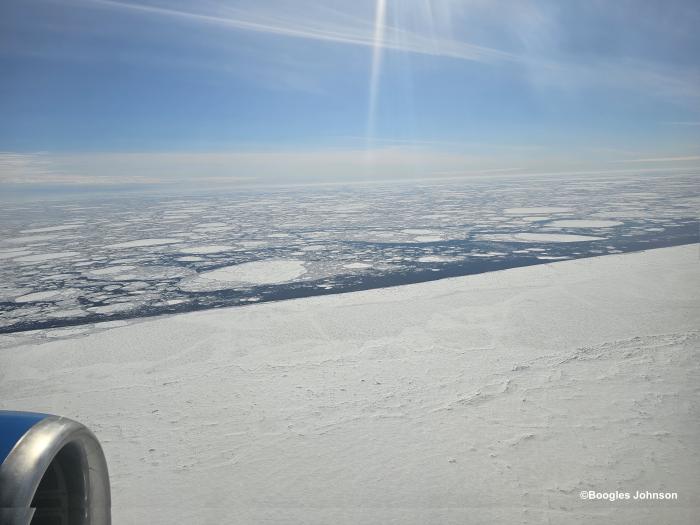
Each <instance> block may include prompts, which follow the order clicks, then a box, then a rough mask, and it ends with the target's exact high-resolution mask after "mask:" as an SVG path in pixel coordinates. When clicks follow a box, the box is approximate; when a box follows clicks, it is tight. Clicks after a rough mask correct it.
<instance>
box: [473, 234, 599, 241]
mask: <svg viewBox="0 0 700 525" xmlns="http://www.w3.org/2000/svg"><path fill="white" fill-rule="evenodd" d="M479 238H480V239H481V240H484V241H496V242H588V241H600V240H604V239H605V237H592V236H590V235H568V234H558V233H527V232H523V233H491V234H486V235H480V236H479Z"/></svg>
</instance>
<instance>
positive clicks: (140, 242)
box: [105, 238, 182, 249]
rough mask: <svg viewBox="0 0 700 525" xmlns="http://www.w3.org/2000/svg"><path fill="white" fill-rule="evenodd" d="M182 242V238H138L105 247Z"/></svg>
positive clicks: (135, 246)
mask: <svg viewBox="0 0 700 525" xmlns="http://www.w3.org/2000/svg"><path fill="white" fill-rule="evenodd" d="M178 242H182V239H171V238H166V239H139V240H137V241H127V242H119V243H117V244H108V245H107V246H105V248H112V249H116V248H141V247H143V246H161V245H163V244H175V243H178Z"/></svg>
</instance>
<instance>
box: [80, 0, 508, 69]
mask: <svg viewBox="0 0 700 525" xmlns="http://www.w3.org/2000/svg"><path fill="white" fill-rule="evenodd" d="M74 1H75V2H77V3H81V4H83V5H92V6H95V7H99V6H102V7H107V8H114V9H121V10H126V11H135V12H142V13H147V14H151V15H160V16H166V17H172V18H179V19H182V20H188V21H191V22H198V23H204V24H213V25H219V26H224V27H231V28H234V29H240V30H245V31H253V32H258V33H268V34H273V35H279V36H288V37H294V38H303V39H309V40H320V41H324V42H331V43H338V44H349V45H357V46H363V47H368V48H372V49H374V48H375V47H376V46H377V45H378V46H379V47H381V48H382V49H391V50H395V51H405V52H411V53H418V54H424V55H438V56H445V57H451V58H458V59H462V60H472V61H478V62H493V61H496V60H517V59H518V57H517V56H516V55H514V54H511V53H507V52H505V51H500V50H497V49H493V48H489V47H484V46H479V45H475V44H469V43H466V42H461V41H455V40H440V41H438V42H434V41H432V39H429V38H427V37H424V36H422V35H419V34H416V33H412V32H408V31H403V30H400V29H398V28H395V27H391V26H384V27H383V31H382V38H381V40H380V41H379V42H375V38H374V34H373V32H372V28H371V27H369V26H366V27H365V26H361V25H360V26H356V27H350V26H343V27H337V28H334V29H333V30H328V29H325V28H324V27H314V26H313V25H310V24H309V22H308V21H303V22H302V21H287V23H279V22H278V23H272V22H269V23H266V22H256V21H253V20H250V19H246V18H245V16H246V14H245V13H244V12H239V11H234V10H231V12H232V13H235V14H237V15H238V16H237V17H234V16H220V15H213V14H202V13H194V12H192V11H182V10H178V9H171V8H165V7H157V6H150V5H142V4H133V3H128V2H119V1H117V0H74Z"/></svg>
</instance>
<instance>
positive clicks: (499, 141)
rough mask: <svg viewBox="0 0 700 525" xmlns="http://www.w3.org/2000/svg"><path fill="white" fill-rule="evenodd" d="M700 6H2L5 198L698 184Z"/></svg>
mask: <svg viewBox="0 0 700 525" xmlns="http://www.w3.org/2000/svg"><path fill="white" fill-rule="evenodd" d="M697 27H700V2H697V1H696V0H687V1H674V0H664V1H643V0H629V1H628V0H616V1H614V2H611V1H598V0H587V1H580V2H573V1H572V2H562V1H558V0H557V1H554V0H553V1H530V2H529V1H526V0H353V1H352V2H350V1H347V0H293V1H292V0H248V1H242V0H197V1H194V0H167V1H166V0H2V2H0V71H2V75H1V79H0V187H1V186H5V187H10V186H13V187H14V186H26V187H33V186H36V187H43V186H47V187H48V186H56V185H59V186H60V185H66V186H104V187H110V186H114V187H117V186H119V187H121V186H123V185H139V184H142V185H146V184H148V185H152V184H156V185H158V184H179V185H182V184H186V185H194V186H198V187H204V186H212V187H217V186H218V185H232V186H239V185H250V184H277V183H282V184H286V183H310V182H313V183H327V182H329V183H332V182H335V181H374V180H391V179H404V178H409V179H413V178H420V179H436V180H437V179H443V178H460V177H470V176H494V177H495V176H499V175H504V174H507V175H509V176H523V177H527V176H532V175H537V174H559V175H562V176H567V175H571V176H575V175H577V174H581V173H596V174H610V175H613V176H615V175H618V174H619V175H624V174H629V173H678V172H691V173H700V58H699V57H700V32H698V31H697Z"/></svg>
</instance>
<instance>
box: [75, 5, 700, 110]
mask: <svg viewBox="0 0 700 525" xmlns="http://www.w3.org/2000/svg"><path fill="white" fill-rule="evenodd" d="M64 1H66V2H68V3H69V4H74V5H82V6H84V7H91V8H95V9H111V10H118V11H120V12H125V13H133V14H137V15H143V16H144V17H154V18H156V19H162V20H171V21H181V22H185V23H190V24H195V25H202V26H215V27H219V28H224V29H232V30H234V31H237V32H247V33H252V34H261V35H268V36H278V37H287V38H294V39H300V40H307V41H315V42H325V43H328V44H339V45H349V46H359V47H365V48H368V50H369V49H373V50H374V51H375V53H376V52H377V50H379V49H382V50H390V51H397V52H403V53H412V54H420V55H427V56H439V57H446V58H452V59H456V60H465V61H470V62H481V63H487V64H492V65H495V66H498V65H501V66H506V67H507V66H510V67H515V68H517V70H518V71H519V72H520V73H521V74H523V75H525V76H526V77H527V78H528V79H529V81H530V82H531V84H532V86H534V87H540V86H541V87H546V88H551V87H555V88H559V89H574V90H575V89H580V88H582V87H584V88H585V87H586V86H591V85H593V86H605V87H607V88H614V89H622V90H628V91H637V92H643V93H644V94H645V95H646V96H650V97H655V98H663V99H667V100H669V101H671V102H674V103H681V104H682V105H685V106H692V107H693V108H694V109H700V107H699V103H700V88H698V86H699V85H700V74H699V73H698V72H697V68H693V67H691V66H688V65H686V66H682V65H679V64H674V63H673V61H670V60H649V59H648V56H654V55H653V54H651V55H650V54H649V53H648V52H644V50H645V48H644V46H643V45H641V44H639V42H637V40H636V39H637V38H638V35H637V34H636V33H634V31H632V30H631V29H629V28H628V26H629V24H628V23H627V22H626V21H624V20H622V19H621V16H622V14H623V13H624V14H627V15H630V16H632V18H634V19H635V20H637V18H639V17H637V16H636V15H635V14H634V12H633V7H632V6H627V8H626V9H622V8H619V9H618V8H616V9H612V10H609V9H603V8H602V7H600V6H599V7H598V8H596V7H595V6H593V7H591V6H589V7H585V6H584V7H582V6H578V7H576V6H573V7H572V6H568V7H566V8H556V9H555V8H552V7H551V6H549V5H548V4H545V3H539V4H538V3H527V4H524V3H523V2H509V1H492V2H484V1H480V0H474V1H472V2H469V3H462V2H455V1H453V0H440V1H427V2H410V3H406V2H399V1H388V2H387V15H386V24H384V25H382V26H381V28H378V27H377V26H375V24H374V17H375V12H374V8H376V2H341V1H334V0H327V1H324V2H320V1H314V0H295V2H284V1H275V0H270V1H267V2H253V3H247V4H246V5H245V7H240V5H239V3H237V2H232V1H229V2H219V3H216V4H213V3H204V2H182V0H180V1H177V0H173V1H171V2H168V3H165V4H164V3H162V2H160V3H153V2H149V3H143V2H141V3H137V2H133V1H131V2H130V1H123V0H64ZM681 14H683V13H681ZM669 16H670V15H669ZM678 16H679V17H680V15H678ZM577 17H579V18H581V23H580V25H581V26H582V27H586V29H585V30H584V29H581V28H578V27H577V28H575V29H576V30H575V31H573V30H572V28H571V27H570V25H571V24H572V23H576V20H577ZM635 17H636V18H635ZM684 17H685V18H686V19H687V18H688V15H684ZM681 18H682V17H681ZM651 23H652V22H648V21H645V22H644V24H645V25H646V26H649V25H650V24H651ZM600 24H603V25H602V27H603V28H605V27H608V29H610V30H612V29H611V27H617V28H618V29H619V31H616V33H615V39H617V41H619V44H618V47H619V48H620V50H624V52H621V51H616V48H615V47H610V49H605V48H601V49H598V48H596V45H599V44H597V42H598V41H599V40H600V38H601V37H600V35H599V34H598V33H596V32H595V31H596V30H595V28H596V27H597V26H598V25H600ZM605 24H607V26H606V25H605ZM378 29H380V30H378ZM647 29H648V30H650V31H652V30H653V32H654V34H655V35H656V36H657V37H658V38H662V37H667V38H668V39H670V40H673V38H676V37H675V36H674V35H672V34H671V35H669V33H668V30H667V29H665V30H664V29H663V27H661V26H659V27H656V26H654V27H651V28H650V27H647ZM586 31H588V32H589V33H590V34H589V33H586ZM663 31H666V32H665V33H664V32H663ZM582 35H584V36H582ZM671 37H673V38H671ZM625 38H628V39H630V40H631V41H633V43H632V44H630V46H632V47H634V48H635V49H636V48H638V53H637V54H635V53H631V52H629V50H628V49H627V48H626V47H624V45H623V44H624V43H625ZM674 42H675V40H674ZM676 44H677V45H678V46H681V48H684V47H685V45H684V44H683V42H681V43H678V42H676ZM191 63H192V62H191ZM221 67H222V68H224V69H230V63H227V62H226V61H222V63H221ZM376 76H377V74H373V77H376Z"/></svg>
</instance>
